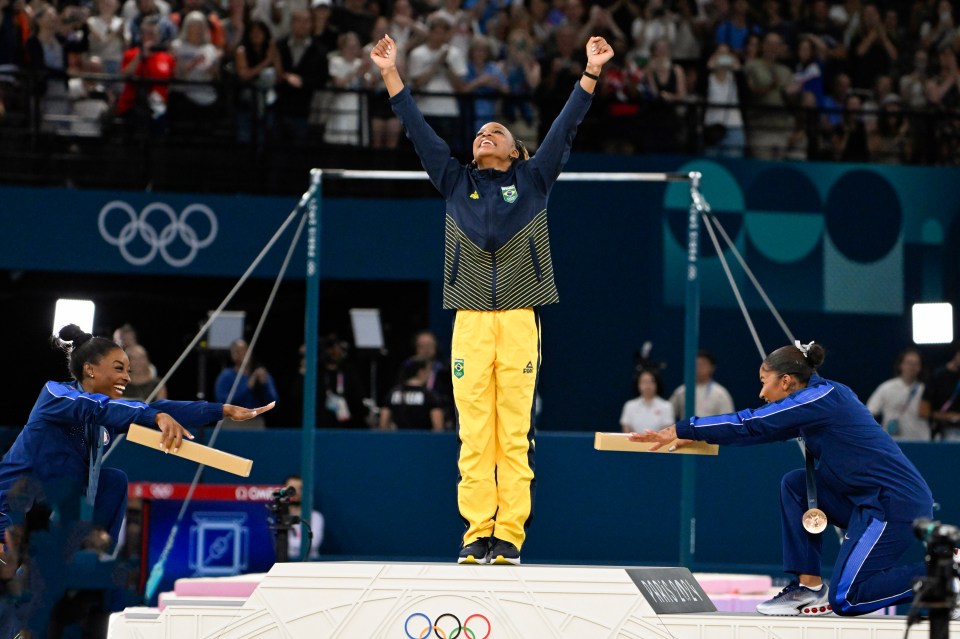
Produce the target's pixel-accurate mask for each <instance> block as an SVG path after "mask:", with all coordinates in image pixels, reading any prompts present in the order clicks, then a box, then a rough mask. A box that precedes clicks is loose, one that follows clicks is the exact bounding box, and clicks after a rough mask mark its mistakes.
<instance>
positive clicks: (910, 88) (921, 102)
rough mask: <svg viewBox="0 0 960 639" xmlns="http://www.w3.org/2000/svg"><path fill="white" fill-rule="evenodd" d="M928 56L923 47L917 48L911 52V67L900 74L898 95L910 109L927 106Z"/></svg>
mask: <svg viewBox="0 0 960 639" xmlns="http://www.w3.org/2000/svg"><path fill="white" fill-rule="evenodd" d="M928 64H929V56H928V54H927V52H926V50H924V49H917V51H916V52H915V53H914V54H913V68H911V69H910V71H909V73H905V74H904V75H902V76H900V91H899V94H900V97H901V98H903V100H904V106H905V107H906V108H907V109H910V110H911V111H914V110H920V109H923V108H924V107H926V106H927V80H928V79H929V76H928V75H927V65H928Z"/></svg>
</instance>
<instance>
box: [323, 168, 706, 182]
mask: <svg viewBox="0 0 960 639" xmlns="http://www.w3.org/2000/svg"><path fill="white" fill-rule="evenodd" d="M310 174H311V176H314V177H319V176H320V175H322V176H323V177H330V178H339V179H342V180H363V179H379V180H425V179H427V173H426V172H425V171H363V170H359V169H311V171H310ZM694 176H696V177H694ZM699 177H700V174H699V173H696V172H692V173H590V172H579V173H578V172H567V173H561V174H560V177H559V178H558V179H559V181H561V182H587V181H592V180H597V181H601V180H602V181H605V182H690V181H693V180H696V179H698V178H699Z"/></svg>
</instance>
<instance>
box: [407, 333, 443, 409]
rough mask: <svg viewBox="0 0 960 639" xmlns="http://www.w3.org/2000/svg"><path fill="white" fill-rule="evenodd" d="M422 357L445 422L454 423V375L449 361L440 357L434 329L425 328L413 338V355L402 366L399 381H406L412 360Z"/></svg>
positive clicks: (428, 383) (430, 385)
mask: <svg viewBox="0 0 960 639" xmlns="http://www.w3.org/2000/svg"><path fill="white" fill-rule="evenodd" d="M413 359H421V360H423V361H425V362H427V363H428V368H429V375H427V381H426V387H427V389H428V390H430V391H433V392H434V393H436V395H437V397H439V398H440V402H441V407H442V408H443V412H444V422H445V423H446V424H450V425H452V424H453V377H451V374H450V365H449V363H448V362H447V361H446V360H444V359H443V358H442V357H440V351H439V349H438V348H437V336H436V335H434V334H433V331H429V330H425V331H420V332H419V333H417V334H416V335H415V336H414V338H413V356H412V357H410V358H408V359H406V360H405V361H404V363H403V366H401V367H400V372H399V374H398V381H399V382H403V381H404V377H403V375H404V370H405V367H406V365H407V363H409V362H410V361H411V360H413Z"/></svg>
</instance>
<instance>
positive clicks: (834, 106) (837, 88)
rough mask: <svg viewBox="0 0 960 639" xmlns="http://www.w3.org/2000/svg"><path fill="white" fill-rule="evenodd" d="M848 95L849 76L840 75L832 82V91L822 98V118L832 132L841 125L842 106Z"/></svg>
mask: <svg viewBox="0 0 960 639" xmlns="http://www.w3.org/2000/svg"><path fill="white" fill-rule="evenodd" d="M848 95H850V76H849V75H847V74H846V73H841V74H840V75H838V76H837V77H836V78H834V81H833V91H832V92H831V93H830V94H828V95H825V96H824V97H823V105H822V108H823V111H822V116H823V120H824V122H825V124H826V125H827V128H828V129H830V130H832V129H834V128H836V127H838V126H840V125H841V124H843V105H844V104H846V102H847V96H848Z"/></svg>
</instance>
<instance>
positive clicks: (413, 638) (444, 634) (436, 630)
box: [403, 612, 493, 639]
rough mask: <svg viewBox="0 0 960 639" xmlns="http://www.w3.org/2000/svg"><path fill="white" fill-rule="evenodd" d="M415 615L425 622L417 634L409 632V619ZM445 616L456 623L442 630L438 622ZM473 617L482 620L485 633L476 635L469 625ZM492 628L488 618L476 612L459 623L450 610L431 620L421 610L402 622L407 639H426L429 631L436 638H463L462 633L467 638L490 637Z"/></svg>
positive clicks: (482, 638) (485, 638)
mask: <svg viewBox="0 0 960 639" xmlns="http://www.w3.org/2000/svg"><path fill="white" fill-rule="evenodd" d="M415 617H420V618H422V619H423V620H424V621H425V622H426V625H425V626H424V627H423V629H422V630H420V631H418V634H411V632H410V620H411V619H413V618H415ZM446 617H450V618H451V619H452V620H453V622H454V623H455V624H456V625H455V626H454V627H453V628H451V629H450V630H444V628H443V625H442V624H441V623H440V622H441V621H442V620H443V619H445V618H446ZM474 619H478V620H482V621H483V623H485V624H487V633H486V634H485V635H483V636H482V637H481V636H478V634H477V632H478V631H477V630H474V629H473V628H471V627H470V622H471V621H473V620H474ZM492 630H493V628H492V627H491V625H490V620H489V619H487V618H486V617H485V616H483V615H482V614H480V613H478V612H477V613H473V614H472V615H470V616H469V617H467V618H466V620H465V621H464V622H463V625H461V624H460V618H459V617H457V616H456V615H455V614H453V613H451V612H445V613H443V614H442V615H440V616H439V617H437V619H436V621H431V619H430V617H428V616H427V615H425V614H424V613H422V612H414V613H412V614H411V615H410V616H409V617H407V620H406V621H404V622H403V631H404V633H406V635H407V637H409V639H427V638H428V637H430V634H431V633H433V635H435V636H436V637H437V639H458V638H460V639H463V638H462V637H461V635H464V634H465V635H466V636H467V637H468V638H469V639H488V637H490V632H491V631H492Z"/></svg>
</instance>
